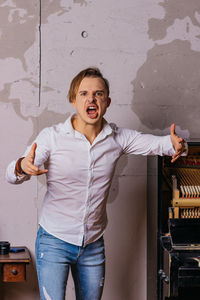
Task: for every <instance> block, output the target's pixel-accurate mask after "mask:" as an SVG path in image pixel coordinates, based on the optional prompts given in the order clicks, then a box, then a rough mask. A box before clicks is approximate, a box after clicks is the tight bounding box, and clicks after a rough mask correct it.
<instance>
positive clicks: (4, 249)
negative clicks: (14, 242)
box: [0, 241, 10, 255]
mask: <svg viewBox="0 0 200 300" xmlns="http://www.w3.org/2000/svg"><path fill="white" fill-rule="evenodd" d="M9 252H10V243H9V242H5V241H2V242H0V254H1V255H2V254H3V255H4V254H8V253H9Z"/></svg>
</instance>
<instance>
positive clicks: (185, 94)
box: [132, 40, 200, 133]
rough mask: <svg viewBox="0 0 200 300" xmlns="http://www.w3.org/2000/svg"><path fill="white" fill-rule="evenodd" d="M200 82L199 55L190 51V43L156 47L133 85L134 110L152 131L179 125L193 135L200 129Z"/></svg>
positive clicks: (149, 54)
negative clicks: (199, 127) (174, 124)
mask: <svg viewBox="0 0 200 300" xmlns="http://www.w3.org/2000/svg"><path fill="white" fill-rule="evenodd" d="M155 69H156V70H157V72H154V70H155ZM199 82H200V52H197V51H193V50H191V47H190V43H189V42H188V41H180V40H176V41H173V42H172V43H169V44H164V45H155V46H154V47H153V48H152V49H151V50H149V51H148V54H147V60H146V62H145V63H144V64H143V65H142V66H141V67H140V69H139V70H138V72H137V75H136V78H135V79H134V81H133V82H132V84H133V92H134V97H133V102H132V109H133V111H134V113H136V114H137V116H138V117H139V119H140V120H141V122H142V124H144V125H145V126H146V127H148V128H150V129H161V130H163V129H165V128H167V127H168V126H169V125H170V124H172V123H176V124H177V125H178V124H179V125H180V126H181V127H182V128H190V131H191V132H193V133H194V132H195V131H196V128H197V127H198V126H199V125H198V123H199V121H198V120H199V117H198V116H199V114H200V97H199V95H200V85H199ZM143 87H145V88H143Z"/></svg>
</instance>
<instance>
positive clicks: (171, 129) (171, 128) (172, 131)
mask: <svg viewBox="0 0 200 300" xmlns="http://www.w3.org/2000/svg"><path fill="white" fill-rule="evenodd" d="M170 134H171V135H174V134H176V132H175V124H172V125H171V127H170Z"/></svg>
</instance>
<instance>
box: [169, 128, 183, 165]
mask: <svg viewBox="0 0 200 300" xmlns="http://www.w3.org/2000/svg"><path fill="white" fill-rule="evenodd" d="M170 137H171V141H172V145H173V147H174V150H175V153H174V154H173V156H172V160H171V162H172V163H173V162H175V161H176V160H177V159H178V158H179V157H180V156H181V154H182V153H183V152H185V151H186V148H185V141H184V139H183V138H181V137H179V136H178V135H177V134H176V132H175V124H172V125H171V128H170Z"/></svg>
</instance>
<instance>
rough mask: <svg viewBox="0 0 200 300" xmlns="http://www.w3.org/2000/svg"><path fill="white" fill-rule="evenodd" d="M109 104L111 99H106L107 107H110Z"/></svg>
mask: <svg viewBox="0 0 200 300" xmlns="http://www.w3.org/2000/svg"><path fill="white" fill-rule="evenodd" d="M110 103H111V98H110V97H108V99H107V107H108V106H110Z"/></svg>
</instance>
